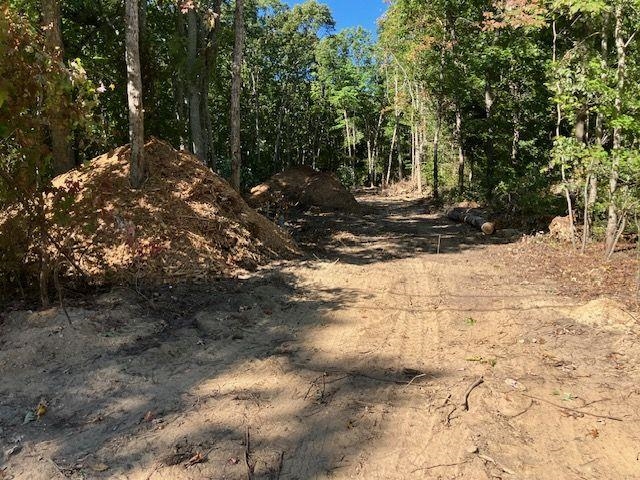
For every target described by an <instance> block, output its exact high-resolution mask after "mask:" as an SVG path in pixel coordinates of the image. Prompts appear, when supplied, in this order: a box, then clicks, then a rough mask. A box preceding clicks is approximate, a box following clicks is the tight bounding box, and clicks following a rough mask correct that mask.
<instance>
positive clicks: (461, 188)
mask: <svg viewBox="0 0 640 480" xmlns="http://www.w3.org/2000/svg"><path fill="white" fill-rule="evenodd" d="M455 137H456V143H457V144H458V193H459V194H460V195H464V164H465V160H464V147H463V145H462V113H461V112H460V107H458V106H456V131H455Z"/></svg>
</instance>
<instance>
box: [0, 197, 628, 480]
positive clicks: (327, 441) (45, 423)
mask: <svg viewBox="0 0 640 480" xmlns="http://www.w3.org/2000/svg"><path fill="white" fill-rule="evenodd" d="M363 201H364V202H365V203H366V205H367V209H366V211H365V214H364V215H361V216H357V217H355V216H352V217H350V216H332V215H326V216H317V215H316V216H315V217H312V216H308V217H305V218H302V219H301V220H300V221H299V222H298V223H297V227H296V228H297V235H298V236H299V239H300V240H301V243H303V244H305V243H306V244H307V246H310V245H311V244H313V252H312V253H310V258H309V260H307V261H304V262H295V263H293V262H292V263H287V264H281V265H275V266H272V267H271V268H269V269H265V270H263V271H261V272H258V273H257V274H255V275H252V276H247V277H246V278H242V279H236V280H228V281H227V280H224V281H220V282H218V283H216V284H215V285H207V286H200V287H193V286H192V287H189V288H186V287H171V288H170V287H169V286H167V287H165V288H162V289H159V290H157V291H144V292H140V294H138V293H135V292H132V291H128V290H116V291H114V292H111V293H108V294H104V295H102V296H100V297H99V298H98V299H96V300H95V301H94V300H92V301H90V302H87V304H86V305H85V306H84V307H82V306H77V307H74V308H72V309H70V312H69V313H70V315H71V320H72V323H73V325H74V327H73V328H71V327H69V325H68V323H67V320H66V318H65V317H64V315H62V314H61V313H60V312H57V311H55V310H52V311H48V312H39V313H28V312H16V313H11V314H6V315H4V317H3V318H4V320H3V322H2V323H1V324H0V372H2V382H1V383H0V446H1V447H2V451H3V452H6V453H5V460H4V466H3V467H0V468H4V470H3V472H4V476H2V475H1V474H0V478H14V479H40V478H42V479H58V478H59V479H63V478H72V479H80V478H85V479H94V478H95V479H103V478H114V479H136V480H146V479H149V480H160V479H194V480H195V479H246V478H255V479H268V478H271V479H292V480H293V479H299V480H310V479H325V478H332V479H334V478H335V479H346V478H361V479H367V480H370V479H405V478H406V479H413V478H416V479H425V478H426V479H431V478H432V479H465V480H470V479H494V478H504V479H547V478H549V479H552V478H556V479H616V480H623V479H638V478H640V423H639V414H638V412H639V411H640V387H639V385H640V370H639V366H638V365H639V362H638V359H639V358H640V345H639V343H638V325H637V323H636V321H635V320H634V318H633V317H631V316H630V314H627V313H626V312H624V310H623V309H618V308H617V307H616V306H615V305H613V304H609V303H607V302H606V301H605V300H603V301H599V302H595V303H592V304H588V305H584V304H583V303H580V302H579V301H577V300H574V299H571V298H564V297H561V296H559V295H558V294H557V293H555V287H554V285H553V284H550V283H545V282H544V281H543V280H539V279H537V278H536V277H535V276H534V275H529V274H528V273H526V272H519V271H514V269H513V268H512V267H511V265H510V261H509V258H510V255H509V249H510V248H511V247H510V246H509V242H508V241H507V240H505V239H502V240H500V239H496V240H491V241H490V240H488V239H486V238H483V237H481V236H479V235H478V234H476V233H475V232H473V231H471V230H469V229H467V228H466V227H464V226H459V225H453V224H451V223H450V222H448V221H447V220H446V219H442V218H441V217H439V216H437V215H429V214H426V213H423V212H424V207H422V206H420V204H419V203H412V202H408V201H400V200H389V199H386V200H384V199H383V200H381V199H374V198H367V199H363ZM438 244H439V247H438ZM438 248H439V250H440V253H439V254H438V253H437V252H438ZM141 295H144V298H143V297H142V296H141ZM481 380H482V382H480V381H481ZM41 399H44V400H45V401H46V402H47V404H48V412H47V413H46V414H45V415H44V416H43V417H42V418H40V419H36V420H33V421H28V422H26V423H24V424H23V422H25V421H26V420H31V419H29V418H25V412H26V411H28V410H29V409H32V408H33V407H34V406H35V405H37V403H38V402H39V400H41ZM247 434H248V436H249V442H247V441H246V440H247V438H246V437H247ZM11 448H14V449H15V450H16V451H15V452H13V453H10V452H7V450H9V449H11ZM198 453H200V454H201V456H202V457H206V461H204V462H202V463H197V462H193V461H192V462H191V463H194V464H193V465H191V466H189V467H186V466H185V464H187V465H188V464H189V463H190V462H189V461H188V460H189V459H190V458H192V460H199V458H197V457H196V458H193V457H194V456H196V455H197V454H198ZM0 465H2V464H1V463H0ZM250 471H252V472H253V473H249V472H250Z"/></svg>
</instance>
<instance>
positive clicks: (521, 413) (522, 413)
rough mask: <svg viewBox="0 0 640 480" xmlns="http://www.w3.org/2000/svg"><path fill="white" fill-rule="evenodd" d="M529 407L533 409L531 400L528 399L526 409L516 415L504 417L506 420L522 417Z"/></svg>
mask: <svg viewBox="0 0 640 480" xmlns="http://www.w3.org/2000/svg"><path fill="white" fill-rule="evenodd" d="M531 407H533V400H531V399H529V405H527V407H526V408H525V409H524V410H522V411H521V412H518V413H516V414H515V415H506V417H507V418H516V417H519V416H520V415H524V414H525V413H527V412H528V411H529V409H530V408H531Z"/></svg>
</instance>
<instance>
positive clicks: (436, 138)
mask: <svg viewBox="0 0 640 480" xmlns="http://www.w3.org/2000/svg"><path fill="white" fill-rule="evenodd" d="M441 126H442V120H441V118H440V105H438V108H437V111H436V127H435V129H434V131H433V198H435V199H436V200H438V198H440V166H439V165H438V163H439V159H438V151H439V150H440V128H441Z"/></svg>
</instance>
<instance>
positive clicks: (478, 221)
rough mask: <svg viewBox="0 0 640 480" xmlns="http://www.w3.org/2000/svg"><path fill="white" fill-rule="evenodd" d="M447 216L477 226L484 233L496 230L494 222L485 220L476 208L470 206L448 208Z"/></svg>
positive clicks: (487, 233) (490, 233) (491, 232)
mask: <svg viewBox="0 0 640 480" xmlns="http://www.w3.org/2000/svg"><path fill="white" fill-rule="evenodd" d="M447 217H449V218H450V219H451V220H455V221H456V222H463V223H466V224H468V225H471V226H473V227H476V228H479V229H480V230H482V233H484V234H485V235H493V233H494V232H495V231H496V225H495V223H493V222H489V221H487V219H486V218H484V217H482V216H481V215H480V212H479V211H478V210H475V209H472V208H459V207H456V208H450V209H449V210H448V211H447Z"/></svg>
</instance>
